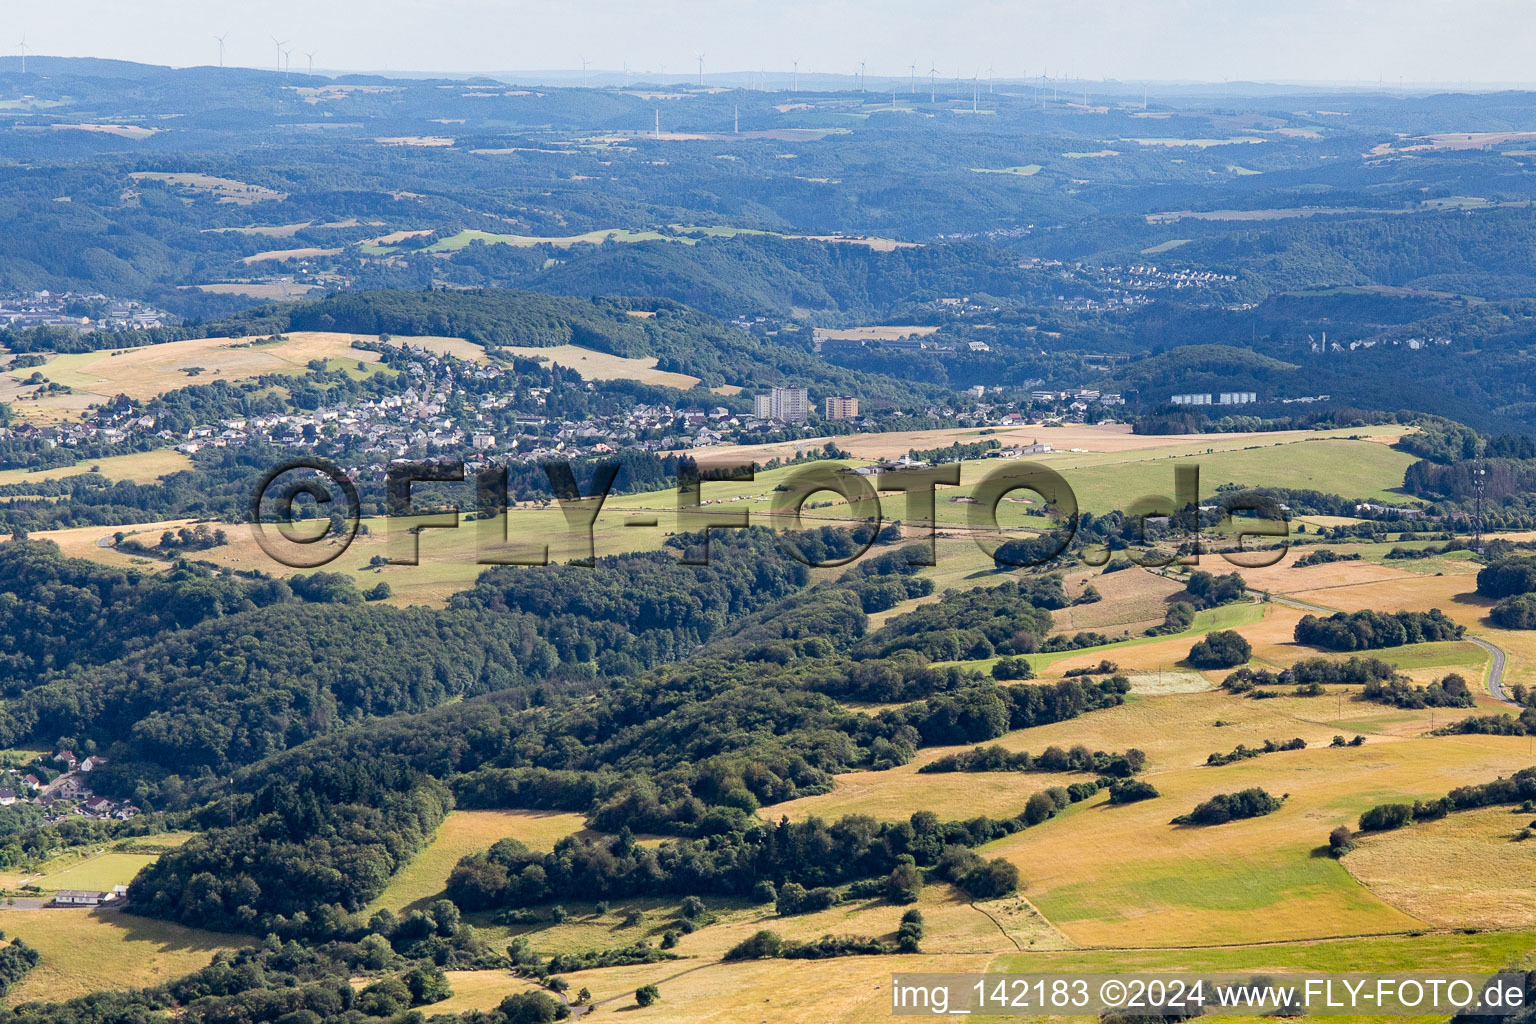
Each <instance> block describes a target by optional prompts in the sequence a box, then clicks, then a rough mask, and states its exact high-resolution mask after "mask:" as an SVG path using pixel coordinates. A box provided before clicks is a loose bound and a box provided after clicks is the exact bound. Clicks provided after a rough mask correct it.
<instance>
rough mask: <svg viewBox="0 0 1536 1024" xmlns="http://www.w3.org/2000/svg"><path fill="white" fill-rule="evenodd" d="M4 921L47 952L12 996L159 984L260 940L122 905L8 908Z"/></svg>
mask: <svg viewBox="0 0 1536 1024" xmlns="http://www.w3.org/2000/svg"><path fill="white" fill-rule="evenodd" d="M0 928H3V929H4V930H5V934H6V936H7V937H9V938H21V939H24V940H26V943H27V945H29V946H32V947H34V948H36V949H37V951H38V952H39V953H41V954H42V955H43V962H42V963H41V964H40V965H39V966H38V967H37V968H35V969H34V970H33V971H32V972H31V973H30V974H28V975H27V976H26V977H25V978H23V979H22V981H21V982H20V983H18V984H17V985H16V987H15V988H13V989H12V990H11V991H10V994H9V995H8V996H7V997H6V1003H7V1004H8V1005H11V1006H14V1005H16V1004H17V1003H23V1002H28V1001H30V1000H41V999H47V1000H62V999H69V998H72V997H74V996H79V995H84V994H85V993H87V992H94V991H98V990H101V989H108V988H114V989H123V988H130V987H134V986H144V985H158V984H161V983H163V982H167V981H170V980H171V979H172V978H177V977H180V976H181V975H184V974H189V973H191V972H192V971H195V970H198V969H199V968H201V967H206V966H207V965H208V961H209V960H210V959H212V957H213V954H214V953H216V952H218V951H219V950H222V949H234V948H236V947H238V946H242V945H246V944H248V943H250V942H252V941H254V940H252V939H250V938H249V937H248V936H243V935H220V934H216V933H214V932H205V931H199V930H197V929H195V928H184V927H182V926H181V925H176V924H170V923H168V922H165V921H156V920H153V919H151V918H147V917H136V916H134V915H133V914H125V913H123V912H122V911H120V910H83V909H82V910H4V911H0Z"/></svg>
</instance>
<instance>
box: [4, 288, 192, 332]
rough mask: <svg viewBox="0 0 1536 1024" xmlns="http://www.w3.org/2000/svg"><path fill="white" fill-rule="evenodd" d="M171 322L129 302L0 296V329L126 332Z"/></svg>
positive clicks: (71, 295) (42, 294)
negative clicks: (26, 328)
mask: <svg viewBox="0 0 1536 1024" xmlns="http://www.w3.org/2000/svg"><path fill="white" fill-rule="evenodd" d="M172 319H173V318H172V317H171V315H170V314H169V313H166V312H165V311H164V310H160V309H156V308H155V307H154V306H151V305H149V304H148V303H145V302H138V301H135V300H132V299H113V298H109V297H108V296H106V295H100V294H90V295H82V294H77V293H75V292H48V291H38V292H12V293H9V294H0V327H12V328H23V327H70V328H74V329H75V330H81V331H128V330H144V329H147V328H151V327H163V326H165V325H166V324H168V323H170V322H171V320H172Z"/></svg>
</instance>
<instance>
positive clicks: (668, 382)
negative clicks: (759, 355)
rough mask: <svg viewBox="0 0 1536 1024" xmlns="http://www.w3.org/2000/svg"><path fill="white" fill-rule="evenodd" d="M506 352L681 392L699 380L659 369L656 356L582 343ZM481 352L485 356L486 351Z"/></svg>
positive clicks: (591, 375)
mask: <svg viewBox="0 0 1536 1024" xmlns="http://www.w3.org/2000/svg"><path fill="white" fill-rule="evenodd" d="M507 351H508V352H511V353H512V354H513V355H518V356H522V357H523V358H524V359H537V360H539V361H540V362H550V363H554V364H555V365H556V366H564V367H566V368H567V369H571V370H575V371H576V372H577V373H579V374H581V376H582V378H583V379H585V380H633V381H638V382H639V383H641V384H654V385H656V386H658V387H667V388H677V389H679V390H681V391H687V390H688V389H689V388H691V387H693V386H694V385H695V384H697V383H698V382H699V378H697V377H690V376H689V375H688V374H686V373H671V372H669V371H666V370H658V369H656V363H657V359H656V357H655V356H646V357H645V358H644V359H630V358H626V357H624V356H615V355H609V354H608V353H607V352H599V351H597V350H596V349H590V348H582V347H581V346H580V345H554V346H551V347H548V348H526V347H518V346H513V347H509V348H508V349H507ZM481 355H482V356H483V355H484V352H483V351H482V352H481Z"/></svg>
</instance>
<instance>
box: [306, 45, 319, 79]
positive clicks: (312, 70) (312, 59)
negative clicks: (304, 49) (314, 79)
mask: <svg viewBox="0 0 1536 1024" xmlns="http://www.w3.org/2000/svg"><path fill="white" fill-rule="evenodd" d="M319 52H320V51H319V50H310V51H309V52H308V53H306V54H305V55H304V56H306V57H308V58H309V73H310V74H311V75H313V74H314V73H315V54H317V53H319Z"/></svg>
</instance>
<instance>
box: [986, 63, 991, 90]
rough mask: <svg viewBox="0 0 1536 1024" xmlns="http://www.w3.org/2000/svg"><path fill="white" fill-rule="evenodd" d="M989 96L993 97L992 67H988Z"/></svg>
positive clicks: (989, 65)
mask: <svg viewBox="0 0 1536 1024" xmlns="http://www.w3.org/2000/svg"><path fill="white" fill-rule="evenodd" d="M987 95H988V96H991V95H992V65H991V64H988V65H987Z"/></svg>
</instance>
